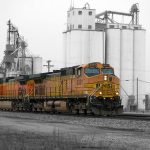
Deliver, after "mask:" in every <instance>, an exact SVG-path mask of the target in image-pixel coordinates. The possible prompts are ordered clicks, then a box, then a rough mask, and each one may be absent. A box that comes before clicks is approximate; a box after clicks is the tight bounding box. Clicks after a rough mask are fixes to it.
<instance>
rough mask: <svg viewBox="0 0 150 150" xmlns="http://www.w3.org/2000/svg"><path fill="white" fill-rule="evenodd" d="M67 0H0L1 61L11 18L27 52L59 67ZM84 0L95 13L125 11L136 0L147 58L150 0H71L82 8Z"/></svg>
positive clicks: (68, 0)
mask: <svg viewBox="0 0 150 150" xmlns="http://www.w3.org/2000/svg"><path fill="white" fill-rule="evenodd" d="M70 2H71V0H0V60H2V58H3V51H4V50H5V44H6V33H7V25H6V24H7V21H8V20H9V19H11V21H12V23H13V24H14V25H16V26H17V27H18V29H19V33H20V34H21V35H23V36H24V38H25V40H26V41H27V42H28V50H29V52H30V54H34V55H35V56H41V57H43V60H44V61H46V60H48V59H51V60H52V61H53V64H54V65H55V66H56V67H61V63H62V60H61V59H60V58H59V54H60V55H61V53H62V48H63V46H62V42H63V40H62V32H63V31H64V30H65V28H66V21H67V20H66V18H67V10H68V9H69V7H70ZM86 2H88V3H89V4H90V8H91V9H96V13H100V12H102V11H105V10H115V11H121V12H127V13H128V12H129V10H130V8H131V5H132V4H134V3H139V8H140V24H142V25H143V28H145V29H146V31H147V32H146V40H147V41H146V53H147V55H146V56H147V58H150V53H149V52H148V51H150V44H149V43H150V1H149V0H74V7H78V8H82V7H83V6H84V4H85V3H86ZM139 61H140V60H139ZM141 63H142V62H141ZM147 64H148V63H147ZM149 64H150V61H149ZM149 66H150V65H149ZM146 71H147V72H150V68H149V69H148V67H147V70H146Z"/></svg>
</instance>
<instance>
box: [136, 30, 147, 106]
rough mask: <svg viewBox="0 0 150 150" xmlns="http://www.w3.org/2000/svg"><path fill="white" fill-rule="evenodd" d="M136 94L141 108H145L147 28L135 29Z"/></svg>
mask: <svg viewBox="0 0 150 150" xmlns="http://www.w3.org/2000/svg"><path fill="white" fill-rule="evenodd" d="M133 60H134V61H133V64H134V66H133V72H134V95H136V99H137V105H138V108H139V109H144V103H143V99H144V97H145V96H144V95H145V87H146V85H145V84H144V83H143V82H141V81H145V30H141V29H138V30H134V57H133Z"/></svg>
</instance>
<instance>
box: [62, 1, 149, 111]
mask: <svg viewBox="0 0 150 150" xmlns="http://www.w3.org/2000/svg"><path fill="white" fill-rule="evenodd" d="M120 18H121V19H120ZM120 20H121V21H120ZM145 32H146V31H145V29H143V28H142V25H140V24H139V6H138V4H133V5H132V7H131V9H130V12H129V13H124V12H117V11H104V12H102V13H98V14H96V10H95V9H91V8H90V6H89V4H88V3H86V4H85V6H84V7H83V8H74V7H71V8H70V9H69V11H68V12H67V27H66V31H65V32H63V41H64V44H63V45H64V48H63V51H64V66H65V67H69V66H73V65H79V64H84V63H89V62H101V63H108V64H110V65H111V66H113V67H114V69H115V74H116V75H117V76H118V77H120V80H121V91H120V92H121V98H122V102H123V105H124V107H125V108H126V107H127V105H128V101H129V98H130V97H134V98H135V99H134V102H133V105H135V107H136V108H137V109H144V106H145V104H144V101H143V100H144V97H145V86H144V85H143V84H142V83H141V82H140V81H142V80H145Z"/></svg>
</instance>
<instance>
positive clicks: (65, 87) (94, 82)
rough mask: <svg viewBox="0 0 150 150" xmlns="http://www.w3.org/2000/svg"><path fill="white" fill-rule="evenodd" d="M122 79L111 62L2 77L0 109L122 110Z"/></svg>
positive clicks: (107, 112) (83, 111) (59, 110)
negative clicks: (120, 79) (120, 92)
mask: <svg viewBox="0 0 150 150" xmlns="http://www.w3.org/2000/svg"><path fill="white" fill-rule="evenodd" d="M119 91H120V81H119V78H118V77H116V76H115V74H114V69H113V68H112V67H111V66H110V65H108V64H101V63H97V62H96V63H89V64H85V65H80V66H73V67H68V68H62V69H60V70H55V71H53V72H48V73H41V74H35V75H29V76H19V77H16V78H6V79H1V80H0V109H4V110H15V111H16V110H24V111H47V112H58V113H60V112H65V113H77V114H79V113H85V114H86V113H93V114H97V115H112V114H120V113H122V110H123V107H122V105H121V99H120V94H119Z"/></svg>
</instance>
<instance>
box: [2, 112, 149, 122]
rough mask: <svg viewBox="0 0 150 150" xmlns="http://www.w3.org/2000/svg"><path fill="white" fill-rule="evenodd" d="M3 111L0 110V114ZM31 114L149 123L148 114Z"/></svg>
mask: <svg viewBox="0 0 150 150" xmlns="http://www.w3.org/2000/svg"><path fill="white" fill-rule="evenodd" d="M2 111H3V110H0V112H2ZM6 112H12V111H6ZM14 113H29V112H24V111H17V112H14ZM30 113H32V114H37V115H38V114H45V115H59V116H68V117H69V116H70V117H71V116H72V117H77V118H78V117H85V118H105V119H107V118H108V119H123V120H140V121H150V114H144V113H143V114H140V113H123V114H121V115H116V116H96V115H92V114H87V115H85V114H65V113H59V114H58V113H55V114H53V113H46V112H30Z"/></svg>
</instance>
